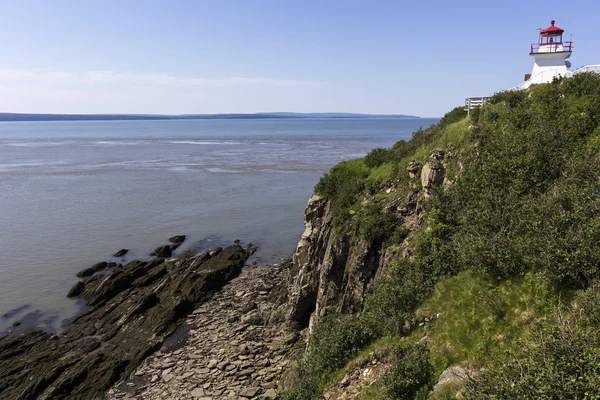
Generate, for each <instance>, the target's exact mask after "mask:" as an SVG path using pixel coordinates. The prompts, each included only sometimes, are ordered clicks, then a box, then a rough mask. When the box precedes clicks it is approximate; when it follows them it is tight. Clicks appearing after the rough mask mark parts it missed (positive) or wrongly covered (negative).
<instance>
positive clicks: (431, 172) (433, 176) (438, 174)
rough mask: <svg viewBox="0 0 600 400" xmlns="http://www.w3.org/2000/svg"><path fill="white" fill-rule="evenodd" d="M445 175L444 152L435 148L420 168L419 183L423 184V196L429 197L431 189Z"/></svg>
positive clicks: (442, 179)
mask: <svg viewBox="0 0 600 400" xmlns="http://www.w3.org/2000/svg"><path fill="white" fill-rule="evenodd" d="M445 176H446V167H445V165H444V152H443V151H441V150H435V151H434V152H433V153H432V154H431V157H429V160H427V162H426V163H425V165H423V168H422V169H421V185H422V186H423V189H424V192H425V197H429V196H430V195H431V193H432V189H433V188H435V187H438V186H440V185H441V184H442V183H443V182H444V177H445Z"/></svg>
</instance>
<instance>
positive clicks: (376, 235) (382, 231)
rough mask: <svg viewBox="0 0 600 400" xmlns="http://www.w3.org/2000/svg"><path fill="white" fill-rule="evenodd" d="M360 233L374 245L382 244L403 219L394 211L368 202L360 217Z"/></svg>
mask: <svg viewBox="0 0 600 400" xmlns="http://www.w3.org/2000/svg"><path fill="white" fill-rule="evenodd" d="M359 221H360V223H359V232H360V235H361V236H362V237H363V238H364V239H366V240H367V241H369V242H370V243H371V244H373V245H381V244H382V243H383V242H384V241H385V240H386V239H388V238H389V237H391V236H392V235H393V234H394V233H395V230H396V227H397V226H398V225H399V224H400V223H401V219H400V217H399V216H398V215H396V214H394V213H386V212H383V211H382V210H381V208H379V207H378V206H376V205H373V204H368V205H366V206H364V207H363V209H362V210H361V214H360V217H359Z"/></svg>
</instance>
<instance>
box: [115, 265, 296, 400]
mask: <svg viewBox="0 0 600 400" xmlns="http://www.w3.org/2000/svg"><path fill="white" fill-rule="evenodd" d="M288 274H289V268H288V264H287V263H286V264H284V265H274V266H265V267H258V268H255V269H252V270H245V271H243V273H242V275H240V276H239V277H238V278H236V279H234V280H233V281H231V282H230V284H228V285H226V286H225V287H224V288H223V289H222V290H221V291H219V292H218V293H216V294H215V295H214V296H213V298H212V299H211V300H210V301H209V302H206V303H204V304H202V305H201V306H200V307H198V308H197V309H196V310H195V311H194V312H193V313H192V314H191V315H190V316H188V318H187V319H186V322H187V325H188V327H189V332H188V333H187V335H186V336H185V340H184V344H183V346H178V345H177V342H175V345H174V346H172V345H167V344H165V346H163V348H162V349H161V350H160V351H157V352H156V353H154V354H153V355H152V356H150V357H148V358H147V359H146V360H145V361H144V362H143V363H142V364H141V365H140V366H139V367H138V368H137V369H136V370H135V371H133V372H131V373H130V375H129V376H128V377H127V379H125V380H123V381H122V382H120V383H119V384H118V385H117V386H116V387H114V388H113V389H111V390H110V391H109V394H108V398H109V399H140V400H141V399H144V400H146V399H156V400H158V399H161V400H162V399H164V400H167V399H173V400H174V399H202V400H216V399H228V398H229V399H240V398H241V399H276V398H279V396H280V394H281V392H282V390H283V388H282V385H283V384H282V376H283V375H284V374H285V372H286V371H287V370H288V368H289V357H288V355H289V352H290V351H291V348H292V344H293V343H294V339H295V336H294V335H290V336H286V334H285V333H284V331H283V328H282V327H283V324H282V322H283V321H284V320H285V315H286V300H287V280H288Z"/></svg>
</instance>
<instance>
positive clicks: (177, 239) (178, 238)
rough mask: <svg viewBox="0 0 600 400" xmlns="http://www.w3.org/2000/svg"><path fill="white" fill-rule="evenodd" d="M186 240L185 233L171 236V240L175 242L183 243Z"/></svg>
mask: <svg viewBox="0 0 600 400" xmlns="http://www.w3.org/2000/svg"><path fill="white" fill-rule="evenodd" d="M184 241H185V235H177V236H173V237H170V238H169V242H171V243H173V244H181V243H183V242H184Z"/></svg>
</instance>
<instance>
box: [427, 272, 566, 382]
mask: <svg viewBox="0 0 600 400" xmlns="http://www.w3.org/2000/svg"><path fill="white" fill-rule="evenodd" d="M559 298H560V296H557V294H556V293H555V292H554V290H553V289H552V285H551V284H550V282H549V281H548V280H547V279H545V277H544V276H543V275H542V274H540V273H533V272H530V273H528V274H527V275H525V276H524V277H523V278H520V279H517V280H505V281H503V282H501V283H500V284H495V283H494V282H491V281H490V280H488V279H485V278H483V277H482V276H481V275H478V274H476V273H474V272H472V271H464V272H461V273H459V274H458V275H456V276H454V277H451V278H448V279H445V280H442V281H441V282H439V283H438V284H437V286H436V288H435V291H434V294H433V296H431V298H429V299H428V300H426V301H425V302H424V303H423V305H422V306H421V307H420V308H419V309H418V310H417V317H418V318H420V319H423V318H426V317H429V318H432V317H433V318H435V316H437V315H439V317H438V318H435V320H434V321H433V322H430V323H429V324H426V325H425V326H424V329H423V332H422V333H419V334H420V335H427V337H428V345H429V348H430V350H431V362H432V364H433V365H434V367H435V370H436V371H437V372H438V373H441V372H442V371H443V370H444V369H446V368H447V367H449V366H452V365H456V364H463V365H470V366H474V367H478V366H482V365H485V364H487V363H489V362H490V361H492V358H493V357H494V356H495V355H496V354H497V353H499V352H500V351H501V350H503V349H506V347H507V346H511V345H514V343H515V342H516V340H515V339H516V338H518V337H520V336H522V335H523V332H524V331H525V330H527V329H528V328H529V327H530V326H531V325H532V323H533V322H534V321H535V320H539V319H540V318H543V317H544V315H545V314H546V313H547V312H548V309H549V307H552V305H553V304H556V302H557V301H559Z"/></svg>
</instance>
